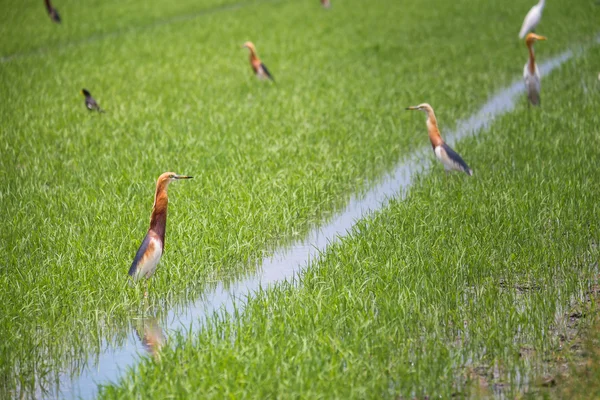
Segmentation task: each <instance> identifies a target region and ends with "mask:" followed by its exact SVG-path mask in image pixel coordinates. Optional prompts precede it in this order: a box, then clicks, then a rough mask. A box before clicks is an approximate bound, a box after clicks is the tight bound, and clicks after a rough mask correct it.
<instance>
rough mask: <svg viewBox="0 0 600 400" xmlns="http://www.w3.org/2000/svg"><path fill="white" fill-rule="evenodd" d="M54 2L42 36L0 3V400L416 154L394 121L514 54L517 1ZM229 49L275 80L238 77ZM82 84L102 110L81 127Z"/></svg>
mask: <svg viewBox="0 0 600 400" xmlns="http://www.w3.org/2000/svg"><path fill="white" fill-rule="evenodd" d="M53 3H54V6H55V7H57V8H58V9H59V11H60V13H61V17H62V19H63V22H62V24H61V25H60V26H59V25H56V24H52V23H51V22H50V21H49V19H48V16H47V15H46V13H45V10H44V9H43V4H42V2H25V3H23V4H19V5H18V6H16V5H13V4H6V2H5V4H3V7H2V9H3V10H5V11H6V12H5V13H3V16H2V17H1V18H2V19H1V23H0V33H2V35H1V37H2V39H1V40H0V79H1V81H2V85H0V98H1V99H2V107H0V121H1V124H2V129H1V130H0V146H1V151H0V154H1V157H0V180H1V183H2V184H1V185H0V207H1V210H2V216H3V222H4V227H5V229H3V230H2V231H1V232H0V303H1V304H2V305H3V308H2V311H1V312H0V334H1V335H2V338H3V340H2V341H1V342H0V360H1V362H0V377H1V378H0V379H1V381H0V397H8V396H11V395H13V396H16V394H15V388H20V389H23V390H24V391H25V393H31V392H32V391H33V392H34V393H35V390H36V389H37V388H39V387H40V386H43V387H48V386H50V384H51V383H54V382H56V380H57V379H58V377H59V376H60V375H61V373H63V374H64V375H69V374H75V375H76V374H77V373H78V371H79V369H80V368H81V366H82V365H83V364H85V361H87V360H88V358H89V359H93V357H94V355H97V354H99V352H100V351H101V350H102V349H103V348H105V347H106V346H109V345H111V344H114V343H119V341H120V340H123V338H124V337H126V335H128V334H129V333H130V330H129V325H130V322H129V321H130V319H131V317H132V315H133V316H135V315H137V314H138V313H139V312H140V310H145V308H150V309H158V308H160V309H164V308H168V307H172V306H181V305H182V304H185V303H186V302H187V301H189V300H190V299H193V298H196V297H197V296H199V295H200V294H202V293H203V292H204V291H205V289H206V288H207V287H211V286H213V285H214V284H215V283H216V281H221V280H223V281H231V280H233V279H235V277H236V276H238V275H239V274H244V273H247V272H249V271H254V270H255V269H256V268H257V266H256V263H257V261H260V259H261V258H262V257H263V256H264V255H266V254H269V253H270V252H272V251H273V249H274V248H276V247H277V246H279V245H281V244H285V243H288V242H289V241H290V240H292V239H294V238H297V237H301V236H302V235H304V234H305V233H306V232H308V231H309V230H310V229H311V228H312V227H313V226H314V225H315V224H318V223H321V222H322V221H323V220H324V219H326V218H327V217H328V216H330V215H331V213H332V212H334V211H335V210H336V209H338V208H339V207H341V206H343V205H344V203H345V202H346V201H347V200H348V198H349V197H350V195H351V194H352V193H355V192H356V191H361V190H366V189H367V188H368V187H369V182H370V181H372V180H374V179H377V178H378V177H379V176H381V174H382V173H383V172H385V171H387V170H388V169H389V168H391V167H392V166H393V165H394V163H396V162H397V160H398V159H399V158H401V157H403V156H404V155H407V154H409V153H410V152H411V151H412V150H413V149H415V148H417V147H420V146H421V145H422V144H423V143H424V142H425V141H426V138H425V136H424V134H422V121H417V120H413V119H410V118H408V117H407V116H406V115H405V114H403V113H402V112H401V111H400V110H401V108H403V107H405V106H406V105H407V104H412V103H413V102H414V101H415V100H417V98H418V99H423V100H425V99H427V101H429V102H430V103H432V104H434V105H438V104H440V105H441V104H443V105H444V107H441V108H440V107H437V109H438V110H439V111H438V117H439V119H440V121H448V122H446V123H447V124H448V125H450V121H455V120H456V119H458V118H461V117H464V116H466V115H469V113H470V112H472V111H473V110H474V109H476V107H477V106H478V105H479V104H481V103H482V102H483V101H484V100H485V98H486V97H487V96H488V94H489V93H490V92H491V91H493V90H495V89H497V88H499V87H502V86H503V85H505V84H507V83H509V82H511V81H512V79H513V77H514V76H515V75H518V74H519V73H520V70H521V69H522V63H523V62H522V61H521V59H523V58H524V57H525V53H524V46H522V43H520V42H519V43H517V41H516V40H513V39H512V37H513V36H514V34H513V32H514V29H515V26H516V25H518V23H520V22H519V21H520V20H521V19H522V11H521V10H520V9H519V7H518V6H525V5H526V4H525V3H526V2H525V1H524V0H518V1H517V0H514V1H511V2H510V4H509V3H506V2H499V1H498V2H487V3H486V4H483V5H482V4H479V2H473V1H464V2H458V3H456V2H454V3H448V2H443V1H431V3H430V5H431V7H425V6H424V5H423V4H417V3H411V4H402V3H401V2H396V1H381V2H375V3H373V4H366V3H364V2H360V1H355V0H351V1H348V2H345V4H344V6H342V7H337V6H335V5H334V7H333V8H332V9H331V10H329V11H331V12H329V11H328V12H324V10H322V9H321V8H320V7H319V6H318V4H317V5H316V6H315V5H313V4H311V3H309V2H301V3H298V2H286V1H253V2H239V3H234V2H229V1H227V2H226V1H220V0H214V1H208V0H207V1H201V2H196V1H194V2H192V1H184V2H178V3H177V4H176V5H173V4H171V3H169V2H147V1H146V2H139V1H130V2H127V4H124V3H123V2H116V1H108V2H106V1H105V2H102V3H101V4H100V3H98V4H96V3H94V4H92V3H93V2H82V1H66V0H65V2H62V1H60V2H59V1H58V0H56V1H54V2H53ZM235 4H239V5H235ZM473 4H477V7H473ZM480 15H496V21H495V24H494V30H493V31H491V30H484V29H483V28H482V22H481V18H480ZM423 20H428V21H430V23H429V24H423V23H422V21H423ZM552 20H554V21H555V23H553V24H548V30H547V31H545V32H544V33H545V34H546V35H547V36H548V37H549V38H551V40H550V41H549V42H548V43H547V44H548V46H545V48H544V49H540V50H539V53H538V55H539V57H540V58H543V57H544V56H549V55H551V54H555V53H557V52H559V51H562V50H563V49H564V48H565V46H566V45H567V44H569V43H572V42H575V43H580V42H581V43H584V42H587V41H589V39H590V37H591V35H592V33H591V32H594V29H596V25H597V22H596V21H597V10H596V9H595V8H594V7H593V6H592V5H590V4H588V3H583V2H582V3H577V4H574V5H572V4H568V5H566V4H565V5H556V6H554V7H548V10H547V11H546V12H545V15H544V21H545V22H546V21H552ZM248 21H252V24H249V23H248ZM515 21H517V22H515ZM545 22H544V23H545ZM542 26H543V25H542ZM252 27H254V28H252ZM457 27H459V28H457ZM246 40H253V41H254V42H255V43H256V44H257V45H258V46H260V49H261V56H262V57H263V58H264V59H265V60H269V68H270V69H271V71H272V72H273V74H274V75H275V76H277V79H278V83H277V86H276V87H274V86H268V85H261V84H260V82H256V80H255V79H254V77H253V76H252V73H251V71H250V70H249V68H248V65H247V54H246V53H245V52H244V51H243V50H242V49H240V46H241V44H242V43H244V41H246ZM515 60H519V62H518V63H517V62H516V61H515ZM432 63H433V65H436V66H439V67H437V68H434V69H432V68H430V66H431V65H432ZM465 71H470V73H469V74H467V73H465ZM84 87H85V88H87V89H89V90H90V91H91V92H92V93H93V94H94V97H95V99H96V100H97V101H98V102H99V103H100V104H101V105H102V107H103V109H105V110H106V113H103V114H97V113H95V114H90V113H88V112H87V110H86V108H85V105H84V102H83V99H82V98H81V95H80V94H79V91H80V90H81V89H82V88H84ZM444 128H445V127H444V126H442V130H443V129H444ZM165 170H175V171H185V173H189V174H191V175H194V176H195V179H194V184H193V185H186V187H178V188H177V189H178V190H177V192H176V193H174V194H173V195H172V196H171V210H170V214H169V224H168V227H167V239H166V250H165V254H164V257H163V258H162V260H161V264H160V267H159V270H158V271H157V274H156V275H155V277H154V278H153V283H152V291H151V295H150V299H149V301H148V303H144V302H143V300H142V296H141V291H140V290H137V289H139V288H130V287H129V286H128V284H127V270H128V267H129V265H130V262H131V259H132V257H133V255H134V253H135V250H136V249H137V246H138V245H139V238H140V236H141V235H143V233H144V232H145V231H146V229H147V227H148V226H147V225H148V217H149V213H150V210H151V208H152V195H153V190H154V183H155V180H156V177H157V174H159V173H160V172H163V171H165ZM65 371H66V372H65ZM5 394H6V395H5Z"/></svg>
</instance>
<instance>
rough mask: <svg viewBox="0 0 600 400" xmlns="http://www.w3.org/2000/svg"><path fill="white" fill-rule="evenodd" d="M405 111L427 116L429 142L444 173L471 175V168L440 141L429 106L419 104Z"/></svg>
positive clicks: (433, 115)
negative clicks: (418, 112) (415, 111)
mask: <svg viewBox="0 0 600 400" xmlns="http://www.w3.org/2000/svg"><path fill="white" fill-rule="evenodd" d="M407 110H418V111H423V112H424V113H425V114H427V130H428V131H429V140H430V141H431V146H432V147H433V152H434V153H435V156H436V158H437V159H438V160H440V161H441V162H442V164H444V168H445V169H446V172H449V171H462V172H464V173H466V174H467V175H473V171H472V170H471V168H469V166H468V165H467V163H466V162H465V161H464V160H463V159H462V158H461V156H459V155H458V153H457V152H455V151H454V150H452V149H451V148H450V146H448V145H447V144H446V143H445V142H444V140H443V139H442V136H441V135H440V130H439V129H438V126H437V119H436V118H435V114H434V112H433V108H432V107H431V106H430V105H429V104H427V103H423V104H419V105H418V106H414V107H408V108H407Z"/></svg>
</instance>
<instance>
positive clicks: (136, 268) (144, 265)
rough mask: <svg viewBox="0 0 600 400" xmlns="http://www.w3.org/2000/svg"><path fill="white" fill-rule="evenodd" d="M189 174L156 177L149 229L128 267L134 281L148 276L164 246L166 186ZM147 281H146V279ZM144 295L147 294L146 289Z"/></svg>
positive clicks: (156, 264) (166, 173)
mask: <svg viewBox="0 0 600 400" xmlns="http://www.w3.org/2000/svg"><path fill="white" fill-rule="evenodd" d="M191 178H192V177H191V176H185V175H177V174H175V173H173V172H165V173H164V174H162V175H161V176H159V177H158V180H157V181H156V193H155V194H154V207H153V208H152V215H151V217H150V229H148V233H147V234H146V237H145V238H144V241H143V242H142V244H141V246H140V248H139V249H138V251H137V253H136V254H135V258H134V259H133V263H131V267H130V268H129V276H131V277H132V278H133V280H134V281H136V282H137V281H138V280H139V279H140V278H141V277H144V278H146V279H148V278H150V277H151V276H152V274H154V271H156V267H157V266H158V262H159V261H160V257H161V256H162V254H163V251H164V248H165V231H166V228H167V206H168V204H169V198H168V196H167V187H168V186H169V183H171V181H174V180H176V179H191ZM146 282H147V281H146ZM145 295H146V296H147V295H148V292H147V291H146V293H145Z"/></svg>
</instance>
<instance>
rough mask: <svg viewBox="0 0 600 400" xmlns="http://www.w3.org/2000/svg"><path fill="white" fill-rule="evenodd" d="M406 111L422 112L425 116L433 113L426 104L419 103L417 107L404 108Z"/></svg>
mask: <svg viewBox="0 0 600 400" xmlns="http://www.w3.org/2000/svg"><path fill="white" fill-rule="evenodd" d="M406 109H407V110H411V111H423V112H424V113H426V114H429V113H432V112H433V108H432V107H431V106H430V105H429V104H427V103H421V104H419V105H418V106H412V107H406Z"/></svg>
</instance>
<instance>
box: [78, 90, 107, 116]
mask: <svg viewBox="0 0 600 400" xmlns="http://www.w3.org/2000/svg"><path fill="white" fill-rule="evenodd" d="M81 94H82V95H84V96H85V106H86V107H87V109H88V110H90V111H93V110H96V111H98V112H104V110H103V109H101V108H100V106H99V105H98V103H97V102H96V100H95V99H94V98H93V97H92V95H91V94H90V92H88V91H87V90H86V89H81Z"/></svg>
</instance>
